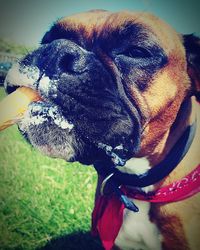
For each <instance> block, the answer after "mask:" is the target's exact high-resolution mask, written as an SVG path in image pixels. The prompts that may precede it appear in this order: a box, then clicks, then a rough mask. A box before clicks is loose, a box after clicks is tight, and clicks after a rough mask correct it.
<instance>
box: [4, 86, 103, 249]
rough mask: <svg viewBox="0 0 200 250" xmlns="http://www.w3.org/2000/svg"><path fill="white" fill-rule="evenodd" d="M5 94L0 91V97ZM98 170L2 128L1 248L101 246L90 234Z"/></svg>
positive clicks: (98, 247) (15, 131)
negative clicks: (38, 148) (55, 154)
mask: <svg viewBox="0 0 200 250" xmlns="http://www.w3.org/2000/svg"><path fill="white" fill-rule="evenodd" d="M3 95H4V93H3V90H2V89H1V90H0V96H1V98H2V96H3ZM95 183H96V173H95V171H94V170H93V168H92V167H86V166H82V165H80V164H78V163H74V164H69V163H66V162H65V161H63V160H57V159H50V158H48V157H45V156H43V155H41V154H40V153H39V152H37V151H36V150H35V149H33V148H32V147H31V146H30V145H29V144H28V143H26V142H25V140H24V139H23V138H22V136H21V135H20V134H19V132H18V130H17V127H16V126H12V127H10V128H8V129H7V130H5V131H2V132H1V133H0V249H7V250H8V249H46V250H47V249H67V250H68V249H69V250H70V249H78V250H80V249H88V250H90V249H95V250H96V249H102V248H101V245H100V243H99V241H98V240H96V239H93V238H91V236H90V234H89V230H90V223H91V212H92V208H93V200H94V192H95Z"/></svg>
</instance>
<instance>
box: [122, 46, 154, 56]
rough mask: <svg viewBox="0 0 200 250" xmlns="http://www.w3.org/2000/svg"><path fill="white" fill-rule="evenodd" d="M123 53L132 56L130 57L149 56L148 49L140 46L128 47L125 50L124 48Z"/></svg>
mask: <svg viewBox="0 0 200 250" xmlns="http://www.w3.org/2000/svg"><path fill="white" fill-rule="evenodd" d="M122 54H123V55H125V56H128V57H132V58H147V57H151V52H150V51H148V50H147V49H144V48H142V47H136V46H134V47H130V48H128V49H127V50H125V51H124V52H123V53H122Z"/></svg>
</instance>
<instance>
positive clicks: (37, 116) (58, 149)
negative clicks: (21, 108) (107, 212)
mask: <svg viewBox="0 0 200 250" xmlns="http://www.w3.org/2000/svg"><path fill="white" fill-rule="evenodd" d="M62 43H63V41H59V44H56V45H55V44H54V49H55V46H57V47H59V46H62ZM65 45H66V44H65ZM68 45H69V44H68ZM70 46H71V49H74V50H75V49H77V48H76V47H75V46H74V45H73V44H70ZM73 46H74V47H73ZM47 47H48V52H46V47H45V46H43V49H39V50H36V52H33V53H31V54H29V55H28V56H26V57H25V58H24V59H23V60H22V61H21V62H19V63H18V64H16V65H14V66H13V67H12V68H11V69H10V71H9V72H8V75H7V77H6V80H5V88H6V90H7V92H8V93H12V92H13V91H14V90H15V89H17V88H19V87H21V86H25V87H29V88H31V89H33V90H35V91H36V92H37V93H38V94H39V96H40V97H41V98H40V100H39V101H36V102H35V101H34V102H31V103H30V105H29V106H28V108H27V110H26V112H25V113H24V116H23V118H22V119H21V120H20V121H19V122H18V126H19V129H20V131H21V133H22V134H23V135H24V137H25V138H26V139H27V140H28V141H29V142H30V143H31V144H32V145H33V146H34V147H36V148H38V149H39V150H40V151H41V152H42V153H44V154H46V155H48V156H51V157H56V158H63V159H65V160H67V161H79V162H81V163H84V164H95V162H96V161H98V162H99V161H102V162H105V161H106V162H110V164H112V165H124V164H125V162H126V160H128V159H129V158H130V157H132V156H133V154H134V152H136V151H137V150H138V147H139V142H140V130H139V129H138V128H139V127H140V116H139V114H136V115H134V117H131V115H130V113H129V111H127V108H126V107H125V104H124V103H123V100H121V98H120V95H119V93H118V90H117V87H116V84H115V82H114V81H113V78H112V77H111V76H110V74H109V73H108V72H107V70H106V69H105V67H104V66H103V65H102V64H101V62H100V61H98V60H97V59H96V58H95V57H94V55H92V54H91V53H87V54H86V55H81V56H82V58H81V61H82V62H81V65H78V63H74V64H73V67H71V68H70V69H69V67H68V66H67V67H66V65H65V66H64V65H63V58H65V59H67V58H66V57H68V60H69V55H68V56H66V54H65V56H62V58H61V59H60V60H59V61H54V58H55V55H54V56H52V57H51V58H53V59H51V60H50V61H51V62H49V55H50V54H51V53H52V51H51V48H49V46H47ZM45 53H46V54H45ZM73 53H74V54H75V52H73ZM81 53H82V51H81ZM84 53H85V52H84ZM79 61H80V60H79ZM65 63H66V62H65ZM69 64H70V62H69ZM83 65H84V66H83Z"/></svg>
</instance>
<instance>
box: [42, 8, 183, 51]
mask: <svg viewBox="0 0 200 250" xmlns="http://www.w3.org/2000/svg"><path fill="white" fill-rule="evenodd" d="M110 37H112V38H113V39H114V40H116V41H119V39H120V41H122V42H123V39H124V38H127V37H128V38H129V39H138V40H139V39H141V40H143V41H144V40H145V39H146V40H147V41H148V42H150V41H151V42H153V43H158V44H159V45H160V46H161V47H162V48H163V49H164V50H165V52H166V53H167V54H168V52H169V50H172V49H176V50H177V49H178V48H179V47H180V45H181V36H179V35H178V34H177V33H176V32H175V30H174V29H173V28H172V27H170V26H169V25H168V24H166V23H165V22H164V21H163V20H161V19H159V18H158V17H156V16H154V15H152V14H150V13H146V12H129V11H122V12H115V13H112V12H109V11H104V10H94V11H89V12H84V13H80V14H76V15H72V16H69V17H64V18H62V19H60V20H59V21H58V22H57V23H56V24H55V25H54V26H53V27H52V29H51V30H50V32H48V33H47V34H46V35H45V37H44V38H43V42H50V41H52V40H54V39H58V38H66V39H71V40H75V41H76V42H78V41H80V43H81V42H82V43H84V42H85V43H87V42H88V43H91V42H93V41H94V39H95V38H101V39H102V40H103V39H104V40H105V42H106V40H108V39H109V38H110Z"/></svg>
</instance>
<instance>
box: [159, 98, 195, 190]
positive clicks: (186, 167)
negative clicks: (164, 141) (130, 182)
mask: <svg viewBox="0 0 200 250" xmlns="http://www.w3.org/2000/svg"><path fill="white" fill-rule="evenodd" d="M189 105H190V108H189V109H188V112H186V111H185V114H184V112H182V113H183V114H181V116H180V118H181V119H180V120H179V121H177V123H178V124H177V126H176V127H175V128H174V131H172V133H171V134H170V136H169V140H170V143H171V144H169V146H168V147H169V149H168V151H169V150H170V149H171V148H172V147H173V145H174V141H175V139H176V138H177V136H178V135H180V134H181V133H183V131H184V128H186V127H187V126H189V125H191V124H192V123H194V121H195V120H196V121H197V128H196V133H195V137H194V140H193V142H192V144H191V146H190V148H189V149H188V152H187V154H186V156H185V157H184V158H183V160H182V161H181V162H180V163H179V164H178V166H177V167H176V168H175V169H174V171H173V172H172V173H171V174H170V175H169V176H168V177H167V178H166V179H165V181H164V183H163V184H164V185H166V184H169V183H171V182H173V181H175V180H177V179H181V178H183V177H184V176H186V175H187V174H188V173H190V172H191V171H192V170H193V169H195V168H196V167H197V166H198V164H199V163H200V156H199V148H200V141H199V138H200V123H199V121H200V113H199V103H197V101H196V100H195V98H192V100H191V102H190V104H189ZM186 113H189V114H188V116H186ZM184 115H185V117H184ZM184 119H185V120H184ZM191 159H192V161H191Z"/></svg>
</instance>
